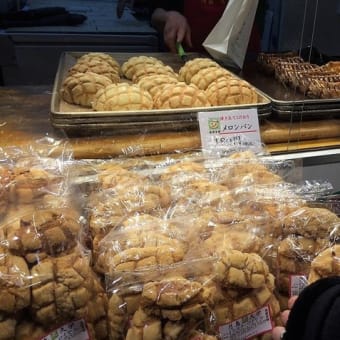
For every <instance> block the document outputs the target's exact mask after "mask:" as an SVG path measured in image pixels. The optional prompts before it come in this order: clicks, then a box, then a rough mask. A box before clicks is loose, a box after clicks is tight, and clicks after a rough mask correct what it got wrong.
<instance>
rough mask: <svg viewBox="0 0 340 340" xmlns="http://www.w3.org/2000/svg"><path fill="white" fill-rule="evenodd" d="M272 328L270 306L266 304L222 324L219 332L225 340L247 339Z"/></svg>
mask: <svg viewBox="0 0 340 340" xmlns="http://www.w3.org/2000/svg"><path fill="white" fill-rule="evenodd" d="M272 329H273V324H272V320H271V318H270V312H269V306H264V307H262V308H260V309H258V310H257V311H255V312H253V313H250V314H247V315H245V316H243V317H242V318H240V319H237V320H235V321H233V322H230V323H227V324H225V325H223V326H220V327H219V333H220V337H221V339H223V340H245V339H249V338H252V337H255V336H258V335H260V334H263V333H267V332H269V331H271V330H272Z"/></svg>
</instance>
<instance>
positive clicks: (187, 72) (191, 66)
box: [178, 58, 219, 84]
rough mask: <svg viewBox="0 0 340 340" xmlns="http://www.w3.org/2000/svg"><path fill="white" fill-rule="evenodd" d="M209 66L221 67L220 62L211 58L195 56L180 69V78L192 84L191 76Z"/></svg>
mask: <svg viewBox="0 0 340 340" xmlns="http://www.w3.org/2000/svg"><path fill="white" fill-rule="evenodd" d="M207 67H219V65H218V63H217V62H216V61H214V60H212V59H210V58H194V59H191V60H188V61H187V62H186V63H185V64H184V65H183V66H182V67H181V68H180V69H179V71H178V75H179V80H180V81H184V82H185V83H187V84H190V82H191V78H192V77H193V76H194V75H195V74H196V73H197V72H198V71H200V70H203V69H204V68H207Z"/></svg>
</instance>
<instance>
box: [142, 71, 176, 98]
mask: <svg viewBox="0 0 340 340" xmlns="http://www.w3.org/2000/svg"><path fill="white" fill-rule="evenodd" d="M176 83H178V80H177V78H175V77H173V76H171V75H167V74H153V75H149V76H145V77H142V78H141V79H140V80H139V81H138V83H137V85H138V86H140V87H141V88H143V89H144V90H146V91H148V92H149V93H150V94H151V96H152V97H154V96H155V94H156V93H157V92H158V91H159V90H160V88H161V87H162V86H164V85H167V84H176Z"/></svg>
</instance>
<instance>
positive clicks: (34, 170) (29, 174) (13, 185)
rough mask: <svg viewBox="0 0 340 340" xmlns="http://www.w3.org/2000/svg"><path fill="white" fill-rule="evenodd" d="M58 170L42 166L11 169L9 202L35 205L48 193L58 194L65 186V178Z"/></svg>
mask: <svg viewBox="0 0 340 340" xmlns="http://www.w3.org/2000/svg"><path fill="white" fill-rule="evenodd" d="M57 171H58V170H49V169H48V168H46V169H45V168H44V165H43V164H40V166H32V167H29V166H27V167H21V166H15V167H13V168H12V169H11V180H10V183H9V184H8V188H9V201H10V202H11V203H15V204H20V203H24V204H27V203H33V202H34V201H35V200H37V199H41V198H43V196H44V195H46V194H48V193H57V192H59V191H60V190H62V188H63V187H64V186H65V183H64V181H63V176H62V175H61V174H60V173H58V172H57Z"/></svg>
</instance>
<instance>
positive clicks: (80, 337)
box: [41, 319, 90, 340]
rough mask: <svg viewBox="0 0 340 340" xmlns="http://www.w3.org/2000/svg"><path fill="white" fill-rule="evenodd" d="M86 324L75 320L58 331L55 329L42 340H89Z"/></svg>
mask: <svg viewBox="0 0 340 340" xmlns="http://www.w3.org/2000/svg"><path fill="white" fill-rule="evenodd" d="M89 339H90V336H89V334H88V331H87V328H86V324H85V321H84V320H82V319H81V320H75V321H72V322H69V323H67V324H65V325H63V326H61V327H59V328H58V329H55V330H54V331H53V332H51V333H50V334H49V335H46V336H44V337H43V338H42V339H41V340H89Z"/></svg>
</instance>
